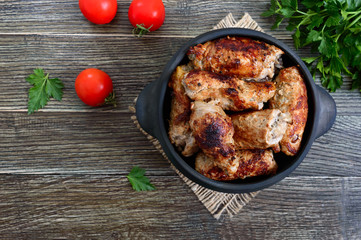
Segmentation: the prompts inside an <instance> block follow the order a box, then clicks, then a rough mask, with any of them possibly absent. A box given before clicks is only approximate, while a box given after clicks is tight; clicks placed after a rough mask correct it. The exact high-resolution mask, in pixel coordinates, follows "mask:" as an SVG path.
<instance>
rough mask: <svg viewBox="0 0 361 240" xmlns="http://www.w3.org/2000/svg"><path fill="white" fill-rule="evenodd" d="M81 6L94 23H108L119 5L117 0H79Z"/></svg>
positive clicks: (84, 13)
mask: <svg viewBox="0 0 361 240" xmlns="http://www.w3.org/2000/svg"><path fill="white" fill-rule="evenodd" d="M79 8H80V11H81V12H82V13H83V15H84V17H86V18H87V19H88V20H89V21H91V22H92V23H95V24H106V23H109V22H110V21H112V20H113V18H114V17H115V15H116V13H117V8H118V5H117V0H79Z"/></svg>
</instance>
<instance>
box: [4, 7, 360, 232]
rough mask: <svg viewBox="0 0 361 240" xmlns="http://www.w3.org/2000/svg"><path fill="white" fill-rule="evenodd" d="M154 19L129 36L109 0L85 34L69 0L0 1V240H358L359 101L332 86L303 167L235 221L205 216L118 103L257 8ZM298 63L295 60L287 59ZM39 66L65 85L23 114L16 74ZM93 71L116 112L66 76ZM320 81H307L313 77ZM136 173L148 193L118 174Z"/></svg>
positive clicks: (176, 11)
mask: <svg viewBox="0 0 361 240" xmlns="http://www.w3.org/2000/svg"><path fill="white" fill-rule="evenodd" d="M163 2H164V5H165V8H166V15H167V16H166V20H165V22H164V25H163V26H162V27H161V28H160V29H159V30H158V31H156V32H154V33H151V34H149V35H148V36H146V37H144V38H141V39H138V38H134V37H133V36H132V35H131V25H130V24H129V22H128V19H127V10H128V6H129V4H130V1H129V0H128V1H125V0H118V13H117V16H116V18H115V19H114V21H113V22H112V23H110V24H107V25H94V24H91V23H90V22H88V21H87V20H86V19H85V18H84V17H83V16H82V14H81V13H80V11H79V9H78V4H77V1H70V0H59V1H50V0H29V1H19V0H2V1H0V12H1V14H0V89H1V94H0V132H1V137H0V159H1V161H0V238H1V239H360V238H361V159H360V151H359V150H360V142H361V108H360V106H361V94H360V93H359V92H357V91H353V92H351V91H349V90H348V88H349V87H350V83H351V82H350V80H349V79H345V84H344V86H343V88H342V89H341V90H338V91H337V92H336V93H332V96H333V97H334V99H335V101H336V104H337V110H338V115H337V118H336V122H335V124H334V126H333V128H332V129H331V130H330V131H329V132H328V133H326V134H325V135H324V136H322V137H320V138H319V139H317V140H316V142H315V143H314V144H313V146H312V148H311V150H310V152H309V153H308V155H307V157H306V158H305V159H304V161H303V162H302V164H301V165H300V166H299V167H298V168H297V169H296V170H295V171H294V172H293V173H292V174H291V175H290V176H289V177H287V178H286V179H284V180H283V181H281V182H280V183H278V184H276V185H274V186H272V187H270V188H268V189H265V190H263V191H261V192H260V193H259V194H258V195H257V197H256V198H255V199H253V200H252V201H251V202H250V203H249V204H248V205H247V206H246V207H244V209H243V210H242V211H241V212H240V213H239V214H238V215H237V216H235V217H233V218H231V219H229V218H222V219H221V220H219V221H217V220H215V219H214V218H213V217H212V216H211V215H210V213H209V212H208V211H207V210H206V208H205V207H204V206H203V205H202V204H201V203H200V202H199V201H198V200H197V198H196V196H195V195H194V194H193V192H192V191H191V190H190V189H189V188H188V187H187V186H186V185H185V183H184V182H183V181H182V180H181V179H180V178H179V177H178V176H177V175H176V173H175V172H174V171H173V170H172V169H171V168H170V167H169V164H168V163H167V162H166V161H165V160H164V159H163V157H162V156H161V155H160V154H159V153H158V152H157V150H155V148H154V147H153V146H152V144H151V143H149V142H148V140H147V139H146V138H145V137H144V136H143V134H142V133H140V132H139V131H138V130H137V128H136V127H135V126H134V124H133V122H132V120H131V119H130V117H131V115H132V114H131V113H130V112H129V110H128V107H129V106H130V105H132V103H133V100H134V99H135V98H136V97H137V95H138V94H139V93H140V91H141V90H142V89H143V87H144V86H145V85H146V84H147V83H149V82H151V81H153V80H155V79H156V78H157V77H159V76H160V73H161V72H162V69H163V67H164V65H165V64H166V62H167V61H168V60H169V59H170V57H171V56H172V55H173V54H174V53H175V52H176V51H177V49H178V48H179V47H180V46H181V45H182V44H184V43H185V42H186V41H187V40H189V39H190V38H192V37H194V36H196V35H198V34H200V33H203V32H206V31H207V30H209V29H211V28H212V27H213V26H214V25H215V24H216V23H217V22H218V21H219V20H220V19H222V18H223V17H225V16H226V15H227V14H228V13H229V12H232V13H233V15H234V17H235V18H237V19H239V18H240V17H241V16H242V15H243V13H244V12H249V13H250V15H251V16H252V17H253V18H254V20H256V21H257V22H258V23H259V25H260V26H261V27H262V28H263V29H264V30H265V31H266V32H267V33H269V34H271V35H273V36H275V37H276V38H279V39H281V40H283V41H284V42H285V43H286V44H288V45H289V46H290V47H292V48H293V45H292V39H291V36H290V33H288V32H286V31H284V30H277V31H271V30H270V26H271V25H272V21H271V19H269V18H262V17H260V14H261V13H262V12H263V11H264V10H266V8H267V7H268V6H269V2H270V1H268V0H258V1H249V0H248V1H239V0H227V1H223V0H210V1H200V0H195V1H190V0H178V1H177V0H165V1H163ZM298 53H299V55H300V56H301V57H304V56H308V54H309V53H308V51H298ZM36 67H42V68H44V69H45V71H47V72H49V73H50V75H51V77H59V78H61V80H62V81H63V82H64V84H65V89H64V98H63V101H62V102H57V101H51V102H49V104H48V105H47V106H46V107H45V108H44V109H43V110H41V111H39V112H37V113H35V114H33V115H30V116H28V115H27V109H26V106H27V91H28V89H29V87H30V85H29V84H28V83H27V82H26V81H25V77H26V76H27V75H29V74H30V73H31V72H32V69H34V68H36ZM88 67H96V68H100V69H102V70H104V71H106V72H107V73H108V74H109V75H110V76H111V78H112V79H113V83H114V87H115V91H116V93H117V97H118V106H117V107H116V108H112V107H104V108H90V107H87V106H85V105H84V104H83V103H82V102H81V101H80V100H79V99H78V98H77V96H76V93H75V90H74V80H75V78H76V76H77V74H78V73H79V72H80V71H82V70H83V69H85V68H88ZM316 82H317V84H319V81H316ZM133 166H140V167H142V168H145V169H146V170H147V176H148V177H149V178H150V180H151V181H152V182H153V183H154V185H155V186H156V187H157V190H156V191H152V192H141V193H138V192H134V191H133V190H132V189H131V187H130V184H129V182H128V181H127V179H126V175H127V174H128V172H129V171H130V169H131V168H132V167H133Z"/></svg>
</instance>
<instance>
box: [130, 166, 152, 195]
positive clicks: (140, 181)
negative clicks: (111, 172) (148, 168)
mask: <svg viewBox="0 0 361 240" xmlns="http://www.w3.org/2000/svg"><path fill="white" fill-rule="evenodd" d="M144 174H145V170H144V169H142V168H140V167H133V168H132V170H131V171H130V173H129V174H128V176H127V178H128V180H129V182H130V183H131V184H132V187H133V189H134V190H135V191H150V190H155V187H154V186H153V184H151V183H150V181H149V179H148V178H147V177H146V176H144Z"/></svg>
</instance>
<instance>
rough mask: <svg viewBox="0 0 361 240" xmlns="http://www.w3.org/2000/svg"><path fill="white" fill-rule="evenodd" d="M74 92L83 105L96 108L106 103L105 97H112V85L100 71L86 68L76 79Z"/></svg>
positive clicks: (106, 75)
mask: <svg viewBox="0 0 361 240" xmlns="http://www.w3.org/2000/svg"><path fill="white" fill-rule="evenodd" d="M75 91H76V93H77V94H78V97H79V98H80V99H81V100H82V101H83V102H84V103H85V104H88V105H90V106H93V107H96V106H100V105H103V104H104V103H106V99H107V97H109V96H113V83H112V80H111V79H110V77H109V76H108V74H106V73H105V72H103V71H102V70H99V69H96V68H88V69H85V70H84V71H82V72H81V73H80V74H79V75H78V77H77V78H76V80H75ZM113 100H114V99H113Z"/></svg>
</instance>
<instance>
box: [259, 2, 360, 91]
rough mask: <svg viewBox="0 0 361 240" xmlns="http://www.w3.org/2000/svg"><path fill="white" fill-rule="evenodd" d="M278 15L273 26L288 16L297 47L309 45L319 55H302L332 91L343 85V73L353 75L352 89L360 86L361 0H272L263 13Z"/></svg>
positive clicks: (289, 27)
mask: <svg viewBox="0 0 361 240" xmlns="http://www.w3.org/2000/svg"><path fill="white" fill-rule="evenodd" d="M272 15H275V16H276V20H275V23H274V25H273V26H272V29H276V28H278V27H279V26H280V24H281V22H282V21H283V20H285V19H287V20H288V25H287V27H286V29H287V30H288V31H294V33H293V35H292V37H293V40H294V44H295V47H296V49H298V48H300V47H304V46H310V47H311V50H312V51H313V52H319V55H318V56H317V57H308V58H303V61H305V62H306V63H307V64H308V66H309V69H310V71H311V73H312V74H313V76H315V74H316V72H319V73H320V74H321V83H322V85H323V86H324V87H326V88H327V89H329V90H330V91H331V92H334V91H336V89H338V88H340V87H341V85H342V83H343V78H342V74H345V75H349V76H351V77H352V89H360V87H361V0H324V1H320V0H302V1H300V4H299V3H298V1H297V0H280V1H279V0H271V7H270V9H269V10H268V11H266V12H264V13H263V14H262V16H264V17H269V16H272Z"/></svg>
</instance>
